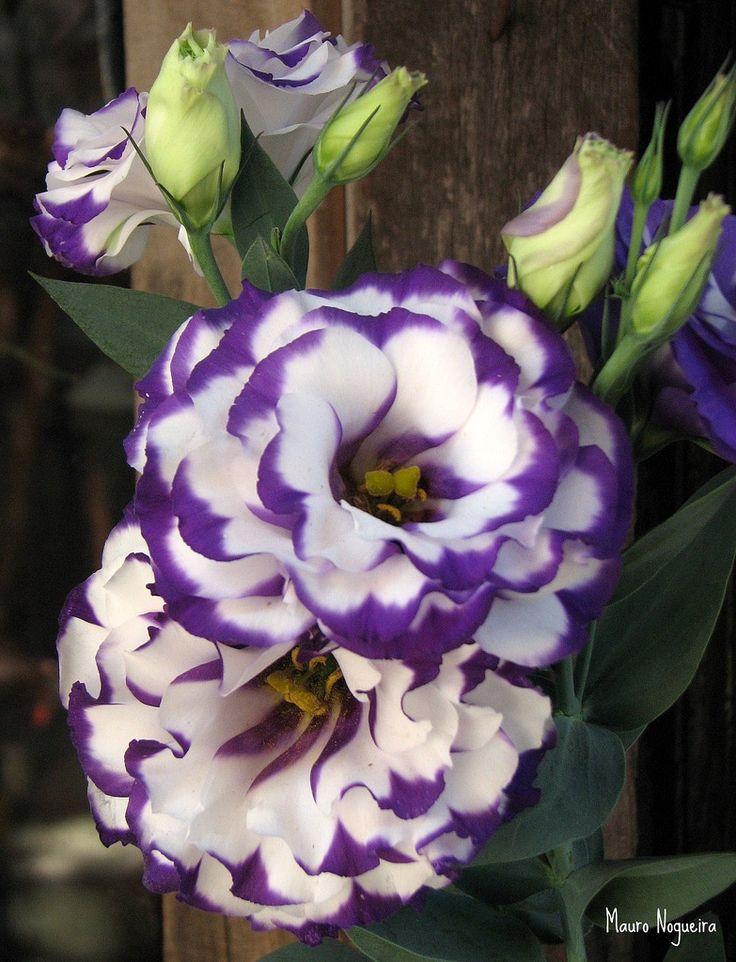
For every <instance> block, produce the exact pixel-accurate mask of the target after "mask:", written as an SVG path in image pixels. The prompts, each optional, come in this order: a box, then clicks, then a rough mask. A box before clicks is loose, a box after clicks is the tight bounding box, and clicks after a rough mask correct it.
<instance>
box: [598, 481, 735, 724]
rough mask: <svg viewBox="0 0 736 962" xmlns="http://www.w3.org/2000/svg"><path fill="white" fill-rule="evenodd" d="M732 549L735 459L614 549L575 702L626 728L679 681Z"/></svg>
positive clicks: (701, 640) (707, 630)
mask: <svg viewBox="0 0 736 962" xmlns="http://www.w3.org/2000/svg"><path fill="white" fill-rule="evenodd" d="M735 550H736V468H728V469H727V470H725V471H723V472H721V474H719V475H718V476H717V478H715V479H713V481H711V482H709V483H708V484H707V485H706V486H705V487H704V488H702V489H701V490H700V491H699V492H698V493H697V494H696V495H695V496H694V497H693V498H692V499H691V500H690V501H688V503H687V504H685V505H684V506H683V507H682V508H680V510H679V511H677V512H676V514H674V515H673V516H672V517H671V518H669V519H668V520H667V521H665V522H664V523H663V524H661V525H659V527H657V528H655V529H654V530H653V531H650V532H649V533H648V534H647V535H645V536H644V537H643V538H642V539H641V540H640V541H638V542H637V543H636V544H634V545H633V546H632V547H631V548H630V549H629V550H628V551H627V552H626V555H625V556H624V570H623V575H622V578H621V581H620V583H619V587H618V589H617V592H616V595H615V596H614V599H613V601H612V602H611V604H610V605H609V606H608V607H607V608H606V610H605V611H604V613H603V616H602V617H601V619H600V621H599V622H598V626H597V629H596V634H595V642H594V645H593V651H592V657H591V663H590V672H589V674H588V683H587V686H586V690H585V693H584V698H583V711H584V714H585V717H586V718H587V719H589V720H590V721H594V722H597V723H598V724H601V725H605V726H607V727H609V728H612V729H614V730H620V731H621V732H629V731H630V730H632V729H636V728H639V727H640V726H642V725H646V724H648V723H649V722H650V721H652V720H653V719H654V718H656V717H657V716H658V715H660V714H661V713H662V712H663V711H665V710H666V709H667V708H669V707H670V705H672V704H673V703H674V702H675V701H676V700H677V698H679V696H680V695H681V694H682V693H683V691H684V690H685V689H686V688H687V686H688V685H689V683H690V681H691V679H692V677H693V675H694V674H695V671H696V669H697V667H698V664H699V663H700V660H701V658H702V656H703V652H704V651H705V647H706V645H707V644H708V641H709V639H710V636H711V633H712V631H713V627H714V625H715V622H716V619H717V617H718V613H719V611H720V609H721V604H722V602H723V596H724V593H725V590H726V586H727V583H728V579H729V576H730V573H731V566H732V564H733V558H734V551H735Z"/></svg>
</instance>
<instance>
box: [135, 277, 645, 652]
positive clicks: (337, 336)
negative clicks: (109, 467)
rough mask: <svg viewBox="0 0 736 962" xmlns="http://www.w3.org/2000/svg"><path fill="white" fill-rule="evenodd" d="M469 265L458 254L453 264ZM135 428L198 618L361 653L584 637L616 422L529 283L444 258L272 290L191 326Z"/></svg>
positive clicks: (605, 553) (139, 456)
mask: <svg viewBox="0 0 736 962" xmlns="http://www.w3.org/2000/svg"><path fill="white" fill-rule="evenodd" d="M453 274H454V275H455V276H451V275H453ZM140 390H141V392H142V394H143V396H144V398H145V399H146V401H145V404H144V406H143V410H142V413H141V415H140V417H139V422H138V425H137V427H136V429H135V431H134V433H133V435H132V436H131V439H130V441H129V455H130V459H131V464H132V465H133V466H135V467H136V468H137V469H138V470H140V471H141V472H142V476H141V480H140V482H139V485H138V490H137V495H136V502H135V504H136V513H137V515H138V517H139V518H140V522H141V528H142V531H143V536H144V538H145V540H146V543H147V545H148V550H149V554H150V556H151V558H152V560H153V563H154V566H155V568H156V573H157V574H156V584H157V590H158V591H159V592H160V593H161V595H162V596H163V598H164V599H165V601H166V602H167V609H168V611H169V613H170V615H171V616H172V617H173V618H174V619H175V620H176V621H178V622H179V623H181V624H182V625H183V626H184V627H185V628H186V629H187V630H188V631H191V632H192V633H193V634H195V635H198V636H200V637H203V638H207V639H209V640H210V641H213V642H218V643H221V644H224V645H230V646H234V647H240V646H244V645H254V646H258V647H269V646H281V645H284V644H286V643H287V642H288V643H293V639H294V638H296V637H299V636H301V635H302V634H303V633H304V632H305V631H309V630H311V629H312V627H313V626H314V624H315V622H316V624H317V626H318V628H319V631H320V632H321V633H322V634H323V635H324V636H325V637H326V638H328V639H329V640H330V641H331V642H333V643H335V644H337V645H339V646H341V647H342V648H345V649H348V650H350V651H352V652H354V653H357V654H360V655H363V656H365V657H368V658H401V659H402V660H406V661H408V662H411V661H412V659H414V658H420V659H424V658H426V657H428V656H430V655H431V656H434V657H438V656H439V655H441V654H444V653H446V652H449V651H452V650H453V649H454V648H456V647H457V646H458V645H460V644H463V643H465V642H466V641H467V640H468V639H470V638H473V639H474V640H475V641H476V642H477V643H478V645H479V646H480V647H481V648H482V649H483V651H485V652H486V653H488V654H490V655H493V656H496V657H498V658H502V659H507V660H510V661H513V662H515V663H517V664H520V665H527V666H539V665H545V664H550V663H552V662H554V661H556V660H558V659H559V658H562V657H563V656H565V655H567V654H569V653H571V652H574V651H577V650H578V649H579V648H580V647H581V645H582V644H583V642H584V640H585V629H586V626H587V624H588V622H589V621H590V620H591V619H592V618H594V617H596V616H597V615H598V614H599V612H600V611H601V609H602V607H603V605H604V603H605V601H606V600H607V599H608V597H609V595H610V593H611V591H612V588H613V585H614V583H615V580H616V578H617V575H618V569H619V558H618V555H619V549H620V547H621V544H622V541H623V539H624V536H625V533H626V530H627V527H628V522H629V514H630V501H631V465H630V454H629V446H628V442H627V440H626V438H625V435H624V432H623V428H622V426H621V425H620V423H619V422H618V420H617V419H616V418H615V416H614V415H613V414H612V412H611V411H610V410H609V409H607V408H606V407H605V406H604V405H602V404H601V403H600V402H598V401H597V400H596V399H595V398H593V397H592V395H591V394H590V393H589V392H588V391H587V389H585V388H584V387H582V386H581V385H579V384H577V383H576V382H575V375H574V368H573V363H572V360H571V357H570V354H569V351H568V350H567V348H566V346H565V344H564V342H563V341H562V339H561V338H560V337H559V336H558V335H557V334H556V333H555V332H553V331H552V330H550V328H549V327H548V326H547V325H546V324H545V322H544V321H543V320H542V319H540V318H539V317H537V316H535V313H534V308H533V307H532V306H531V305H530V304H529V302H528V301H526V300H525V298H524V297H523V296H522V295H520V294H518V293H517V292H513V291H509V290H508V288H507V287H506V286H505V285H504V284H502V283H501V282H496V281H492V280H491V279H490V278H488V277H487V276H486V275H484V274H482V272H480V271H474V270H472V269H470V268H467V267H462V266H460V265H455V264H448V265H445V267H444V269H443V271H439V270H433V269H431V268H418V269H416V270H414V271H410V272H407V273H404V274H399V275H367V276H365V277H363V278H362V279H361V280H359V281H358V282H357V283H356V284H355V285H354V286H353V287H352V288H350V289H348V290H345V291H342V292H337V293H321V292H309V291H306V292H297V291H289V292H286V293H284V294H281V295H278V296H272V295H268V294H263V293H262V292H260V291H257V290H256V289H255V288H252V287H250V286H248V285H246V286H245V288H244V290H243V293H242V295H241V296H240V298H239V299H238V300H236V301H234V302H232V303H231V304H229V305H228V306H226V307H224V308H222V309H219V310H211V311H202V312H199V313H198V314H196V315H195V316H194V317H193V318H191V319H190V320H189V321H187V322H185V324H184V325H183V326H182V327H181V328H180V329H179V331H178V333H177V334H176V335H175V336H174V337H173V338H172V340H171V342H170V344H169V346H168V348H167V350H166V351H165V352H164V353H163V354H162V356H161V357H160V358H159V360H158V361H157V362H156V363H155V365H154V367H153V368H152V370H151V372H150V373H149V375H148V376H147V377H146V378H145V379H144V381H143V382H142V383H141V385H140Z"/></svg>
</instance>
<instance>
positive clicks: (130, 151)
mask: <svg viewBox="0 0 736 962" xmlns="http://www.w3.org/2000/svg"><path fill="white" fill-rule="evenodd" d="M228 46H229V48H230V54H229V55H228V58H227V61H226V69H227V74H228V77H229V80H230V84H231V86H232V91H233V95H234V97H235V102H236V105H237V107H238V109H239V110H242V111H243V112H244V113H245V118H246V120H247V121H248V124H249V125H250V127H251V129H252V130H253V132H254V134H256V135H261V136H260V139H259V143H260V144H261V146H262V147H263V148H264V149H265V150H266V152H267V153H268V154H269V155H270V156H271V159H272V160H273V161H274V163H275V164H276V166H277V167H278V169H279V170H280V171H281V173H282V174H283V175H284V177H286V178H287V179H291V178H292V177H294V176H295V175H296V174H297V169H298V168H299V165H300V163H301V161H302V160H303V159H304V157H305V155H306V154H307V153H308V152H309V151H310V150H311V148H312V146H313V145H314V142H315V141H316V139H317V137H318V136H319V133H320V131H321V130H322V128H323V127H324V125H325V124H326V122H327V121H328V120H329V118H330V116H331V114H332V113H333V111H334V110H335V109H336V108H337V107H338V106H339V105H340V103H341V102H342V101H343V100H344V99H345V97H346V96H347V94H348V92H349V91H350V90H351V86H353V85H354V90H353V92H352V94H351V96H352V97H357V96H358V94H359V93H360V92H361V91H362V90H363V89H364V88H365V86H366V84H367V83H368V82H369V81H370V80H371V78H373V77H375V76H378V77H380V76H383V74H384V72H385V71H384V69H383V68H382V67H381V66H380V65H379V63H378V62H377V61H376V60H375V58H374V57H373V53H372V48H371V47H370V46H369V45H367V44H359V43H356V44H352V45H349V44H347V43H346V41H345V40H343V38H342V37H331V36H330V34H329V33H327V32H325V31H323V30H322V28H321V27H320V25H319V23H318V22H317V21H316V20H315V18H314V17H313V16H312V14H311V13H309V12H308V11H305V12H304V13H302V14H301V16H299V17H297V18H296V19H295V20H292V21H290V22H289V23H285V24H283V25H282V26H281V27H279V28H278V29H277V30H274V31H272V32H271V33H266V35H265V36H264V37H263V39H261V38H260V35H259V34H258V32H256V33H254V34H253V35H252V36H251V38H250V39H249V40H233V41H230V43H229V44H228ZM147 96H148V95H147V94H146V93H141V94H139V93H138V92H137V91H136V90H135V89H134V88H132V87H131V88H130V89H129V90H127V91H126V92H125V93H123V94H121V95H120V96H119V97H117V98H115V100H112V101H111V102H110V103H109V104H107V105H106V106H105V107H102V108H101V109H100V110H98V111H96V112H95V113H93V114H90V115H89V116H85V115H84V114H81V113H79V112H78V111H76V110H71V109H66V110H64V111H62V114H61V116H60V117H59V120H58V122H57V125H56V140H55V142H54V160H53V161H52V162H51V163H50V164H49V168H48V174H47V177H46V190H45V191H44V192H43V193H41V194H38V195H37V197H36V210H37V211H38V214H37V216H36V217H34V218H33V219H32V221H31V223H32V225H33V228H34V230H35V231H36V233H37V234H38V235H39V237H40V238H41V240H42V241H43V244H44V247H45V248H46V252H47V253H48V254H49V255H50V256H52V257H55V258H56V259H57V260H58V261H60V262H61V263H62V264H64V265H65V266H66V267H71V268H74V269H75V270H77V271H80V272H81V273H83V274H94V275H105V274H112V273H115V272H116V271H120V270H123V269H124V268H126V267H129V266H130V265H131V264H132V263H134V262H135V261H136V260H138V258H139V257H141V255H142V254H143V250H144V248H145V246H146V241H147V239H148V232H149V225H151V224H168V225H170V226H173V227H178V226H179V225H178V222H177V220H176V218H175V217H174V215H173V214H172V213H171V212H170V211H169V208H168V206H167V204H166V201H165V200H164V198H163V196H162V194H161V192H160V191H159V189H158V188H157V187H156V185H155V183H154V182H153V179H152V178H151V176H150V174H149V173H148V171H147V170H146V169H145V166H144V165H143V163H142V162H141V160H140V159H139V157H138V156H137V154H136V152H135V150H134V148H133V147H132V145H131V144H130V143H129V142H128V139H127V136H126V134H125V131H124V130H123V128H125V129H127V130H129V131H130V132H131V134H132V136H133V138H134V139H135V141H136V143H137V144H138V146H139V147H140V148H141V149H142V150H143V151H144V153H145V106H146V98H147ZM311 173H312V165H311V160H310V161H308V162H307V163H305V164H304V165H303V167H302V168H301V169H300V172H299V176H298V177H297V178H296V181H295V183H294V189H295V190H296V192H297V194H299V195H300V194H301V193H302V192H303V190H304V189H305V187H306V186H307V184H308V182H309V179H310V177H311ZM225 221H227V217H226V218H225ZM223 229H225V230H226V229H227V226H226V223H225V222H223ZM179 240H180V241H181V243H182V244H183V246H184V247H185V249H187V251H188V249H189V248H188V242H187V237H186V232H185V231H184V230H180V231H179Z"/></svg>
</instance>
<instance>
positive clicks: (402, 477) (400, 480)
mask: <svg viewBox="0 0 736 962" xmlns="http://www.w3.org/2000/svg"><path fill="white" fill-rule="evenodd" d="M421 477H422V474H421V471H420V470H419V468H418V467H417V466H416V465H415V464H412V465H410V466H409V467H407V468H399V469H398V470H397V471H387V470H385V469H384V468H378V469H377V470H375V471H366V473H365V475H364V478H363V483H362V484H361V485H360V486H359V487H358V490H357V491H356V492H355V494H354V495H353V496H352V497H351V498H350V499H349V501H350V503H351V504H352V505H354V506H355V507H356V508H360V510H361V511H366V512H367V513H368V514H372V515H374V516H375V517H377V518H381V520H383V521H387V522H388V523H389V524H394V525H401V524H404V522H405V521H417V520H421V517H422V515H423V514H424V510H425V509H424V502H425V501H426V500H427V492H426V491H425V489H424V488H420V487H419V482H420V480H421Z"/></svg>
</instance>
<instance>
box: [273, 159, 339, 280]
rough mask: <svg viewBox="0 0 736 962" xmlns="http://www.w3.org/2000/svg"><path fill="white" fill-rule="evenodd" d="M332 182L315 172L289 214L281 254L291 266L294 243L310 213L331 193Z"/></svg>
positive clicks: (280, 246)
mask: <svg viewBox="0 0 736 962" xmlns="http://www.w3.org/2000/svg"><path fill="white" fill-rule="evenodd" d="M331 188H332V184H330V183H329V182H328V181H326V180H325V179H324V178H323V177H320V176H319V174H315V176H314V177H313V178H312V181H311V183H310V185H309V187H307V189H306V190H305V191H304V193H303V194H302V196H301V198H300V200H299V202H298V203H297V205H296V207H295V208H294V210H293V211H292V212H291V214H290V215H289V219H288V220H287V222H286V224H285V225H284V232H283V234H282V235H281V243H280V245H279V254H281V256H282V257H283V259H284V260H285V261H286V263H287V264H288V265H289V266H290V267H291V266H292V258H293V255H294V244H295V243H296V239H297V237H298V236H299V231H300V230H301V229H302V227H303V226H304V225H305V223H306V222H307V218H308V217H309V216H310V214H313V213H314V212H315V210H317V208H318V207H319V205H320V204H321V203H322V201H323V200H324V199H325V197H326V196H327V195H328V194H329V192H330V190H331Z"/></svg>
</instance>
